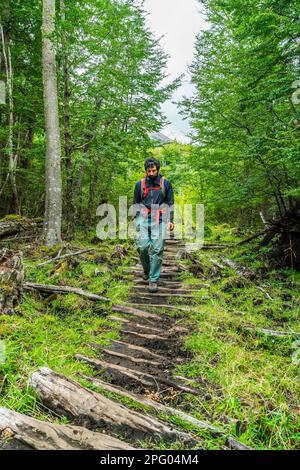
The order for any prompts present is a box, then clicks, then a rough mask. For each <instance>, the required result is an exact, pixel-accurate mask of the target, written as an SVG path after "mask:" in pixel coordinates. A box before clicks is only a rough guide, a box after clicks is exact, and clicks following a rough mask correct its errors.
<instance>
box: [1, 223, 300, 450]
mask: <svg viewBox="0 0 300 470" xmlns="http://www.w3.org/2000/svg"><path fill="white" fill-rule="evenodd" d="M239 239H241V238H240V237H238V236H237V235H234V231H233V230H232V229H231V228H230V227H229V226H227V225H222V226H217V227H214V228H212V230H211V234H210V236H209V237H207V238H206V239H205V243H229V244H232V243H234V242H236V241H239ZM254 244H255V243H254V242H253V245H251V243H250V244H247V245H245V246H243V245H241V246H239V247H238V246H237V247H231V248H223V249H221V248H220V249H200V250H198V251H197V252H195V253H193V256H192V257H189V256H186V255H185V252H184V250H183V246H182V242H181V241H180V240H178V241H176V240H174V241H169V242H166V250H165V257H164V267H163V271H162V273H163V274H162V277H161V283H160V288H159V291H158V293H157V294H151V295H149V294H148V292H147V282H146V281H143V280H142V278H141V268H140V267H139V261H138V258H137V253H136V250H135V247H134V244H133V242H132V243H131V242H128V241H126V242H123V241H122V242H120V241H117V240H116V241H107V242H101V241H99V240H97V239H95V238H94V237H93V236H92V235H91V236H85V237H83V236H81V237H80V236H78V237H77V239H76V240H74V241H72V243H70V244H69V245H68V248H69V249H70V250H71V251H73V252H75V251H76V250H77V249H84V248H93V251H90V252H87V253H83V254H81V255H80V256H75V257H69V258H65V259H58V260H56V261H55V262H51V263H48V264H44V265H43V266H41V267H38V265H39V264H40V263H41V262H43V261H46V260H48V259H50V258H51V256H55V254H57V252H58V249H59V247H54V248H53V249H51V250H49V249H46V248H45V247H43V246H40V245H37V244H32V243H29V242H28V241H27V242H24V243H21V242H20V243H18V242H17V238H16V241H13V242H12V241H10V242H7V243H6V246H9V247H11V248H14V249H21V250H22V251H23V255H24V265H25V275H26V279H25V280H26V282H27V283H30V282H31V283H40V284H51V285H56V286H72V287H76V288H80V289H83V290H84V291H88V292H91V293H94V294H98V295H100V296H104V297H105V298H107V299H110V302H102V301H100V300H90V299H88V298H86V297H85V296H84V295H77V294H75V293H65V294H64V293H51V294H49V293H46V292H43V291H41V290H38V289H30V290H26V291H25V293H24V299H23V302H22V303H21V304H20V306H19V307H18V310H17V312H16V313H15V314H14V315H2V316H0V340H3V341H2V343H3V344H5V360H2V361H0V406H1V407H3V408H5V409H9V410H14V411H16V412H17V413H20V414H22V416H23V415H25V416H27V417H33V418H35V419H37V420H42V421H43V422H46V423H52V424H54V425H65V424H75V425H79V426H80V427H81V426H84V427H85V428H89V429H91V430H92V431H93V435H94V434H99V433H98V432H97V431H99V430H100V431H101V430H104V429H105V431H106V432H107V433H108V435H109V436H112V438H116V439H117V440H118V441H116V442H119V441H122V442H124V443H127V444H128V445H131V446H133V447H134V448H145V449H187V448H197V449H199V448H201V449H230V448H236V447H241V448H243V445H245V446H249V447H251V448H254V449H297V448H298V449H299V442H300V431H299V430H300V426H299V424H300V423H299V421H300V420H299V411H300V406H299V397H300V393H299V392H300V385H299V384H300V381H299V370H300V329H299V313H300V299H299V286H300V273H297V272H295V271H292V270H280V271H279V270H276V269H274V268H272V267H271V266H270V265H269V264H268V261H267V259H266V257H265V253H264V250H261V251H259V252H255V251H254V250H253V246H254ZM3 245H5V242H4V243H3ZM228 260H233V261H234V262H235V263H236V264H235V265H232V263H231V264H230V263H229V264H228ZM240 266H246V267H247V268H248V270H247V271H243V270H242V271H240V270H239V267H240ZM45 367H46V368H47V369H45ZM39 368H43V369H39ZM32 377H35V378H34V380H33V379H32ZM29 378H31V379H30V380H29ZM47 380H50V383H51V384H52V387H53V390H52V391H51V393H53V396H52V395H51V394H49V391H48V392H46V391H45V389H46V385H47ZM68 380H70V382H68ZM43 381H44V382H43ZM43 384H44V385H43ZM45 384H46V385H45ZM60 387H61V388H60ZM63 387H64V388H63ZM68 387H69V390H71V389H72V390H73V388H74V394H73V395H72V400H74V401H73V402H72V407H71V408H70V406H69V405H68V404H67V401H66V402H64V403H59V398H58V397H61V396H62V395H63V393H64V389H66V388H68ZM72 387H73V388H72ZM49 389H50V387H49ZM87 391H90V393H91V392H93V395H90V397H91V396H92V398H93V400H96V401H95V403H96V404H97V406H96V405H93V407H92V408H91V407H89V408H87V409H83V408H82V406H83V405H80V403H82V396H84V394H85V393H87ZM47 393H48V395H47ZM55 393H57V395H56V396H54V395H55ZM70 393H71V392H70ZM72 393H73V392H72ZM50 395H51V396H50ZM79 396H80V397H81V402H80V399H79V398H78V397H79ZM101 397H106V398H108V399H109V400H111V401H109V402H107V403H108V405H107V406H110V405H109V404H111V406H112V407H113V406H114V404H115V403H117V404H121V405H122V407H121V408H118V411H116V414H121V415H122V416H121V415H120V419H119V420H118V423H117V424H116V422H112V421H113V420H112V419H111V417H106V418H103V417H102V418H101V416H100V415H95V409H98V408H97V407H98V406H100V405H99V403H100V401H101ZM89 399H90V398H89ZM66 400H67V399H66ZM76 400H77V401H76ZM101 403H102V402H101ZM126 410H127V411H128V410H129V411H130V413H131V414H130V413H129V415H125V414H126V412H127V411H126ZM93 413H94V414H93ZM123 413H124V416H123ZM83 418H84V419H83ZM143 420H146V421H147V424H146V421H145V422H143ZM152 420H153V421H152ZM162 423H164V424H162ZM141 429H143V430H144V431H143V432H141ZM0 431H1V411H0ZM13 434H14V432H12V433H11V434H8V436H6V435H4V434H3V433H2V438H5V439H4V440H3V439H2V441H1V442H2V444H0V447H1V445H2V447H4V448H5V446H6V445H7V442H8V441H7V437H8V438H9V439H12V438H13ZM89 438H90V437H89ZM92 438H94V437H93V436H92ZM68 442H69V441H68ZM72 442H73V441H72ZM24 443H25V444H24ZM22 445H25V447H26V446H27V447H29V448H32V447H34V446H36V448H39V445H40V444H39V443H38V442H33V441H29V440H28V441H26V436H25V437H23V441H22ZM50 445H51V443H50V444H49V446H50ZM53 445H54V444H53ZM55 445H58V444H57V443H56V444H55ZM114 445H117V444H116V443H115V442H114ZM53 448H55V447H53ZM111 448H112V447H111Z"/></svg>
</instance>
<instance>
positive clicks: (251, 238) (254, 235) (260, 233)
mask: <svg viewBox="0 0 300 470" xmlns="http://www.w3.org/2000/svg"><path fill="white" fill-rule="evenodd" d="M269 231H270V227H268V228H266V229H265V230H261V231H260V232H256V233H254V234H253V235H251V236H250V237H247V238H245V239H244V240H241V241H240V242H238V243H236V246H239V245H244V244H245V243H248V242H251V240H255V238H258V237H260V236H261V235H264V234H265V233H267V232H269Z"/></svg>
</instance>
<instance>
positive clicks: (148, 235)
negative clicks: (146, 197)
mask: <svg viewBox="0 0 300 470" xmlns="http://www.w3.org/2000/svg"><path fill="white" fill-rule="evenodd" d="M166 228H167V224H166V222H165V221H164V220H160V221H159V224H156V221H155V220H151V218H147V217H144V216H143V215H139V216H138V217H137V221H136V239H135V241H136V246H137V250H138V253H139V256H140V260H141V263H142V266H143V268H144V271H145V272H146V273H149V282H157V281H158V279H159V276H160V272H161V268H162V262H163V253H164V246H165V238H166ZM150 246H151V247H152V256H151V262H150V256H149V248H150Z"/></svg>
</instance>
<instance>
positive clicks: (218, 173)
mask: <svg viewBox="0 0 300 470" xmlns="http://www.w3.org/2000/svg"><path fill="white" fill-rule="evenodd" d="M198 9H199V14H202V15H204V17H205V18H206V20H207V22H208V25H209V27H208V28H207V29H206V30H203V31H199V33H198V35H197V38H196V41H195V47H194V59H193V62H192V63H191V64H190V65H189V67H188V70H187V71H186V72H187V74H188V76H189V77H190V80H191V83H192V84H193V86H194V92H193V95H192V96H190V97H183V98H182V99H181V100H180V101H178V102H177V103H176V104H177V107H178V113H179V114H180V115H181V116H182V117H183V118H184V119H187V120H188V121H189V123H190V127H191V132H190V135H189V136H187V137H189V139H190V142H189V143H182V142H180V141H178V140H175V139H173V140H170V139H169V140H168V139H167V142H166V143H165V142H163V141H161V140H159V139H157V138H155V137H154V136H158V135H160V134H159V133H160V132H161V131H162V129H163V128H164V127H165V126H166V124H167V118H166V116H165V115H164V113H163V112H162V105H163V104H164V103H165V102H167V101H169V100H172V97H173V94H174V92H175V91H176V90H177V89H178V87H179V86H180V85H181V83H182V80H183V77H184V74H182V75H179V76H178V77H177V78H176V79H174V80H170V79H168V73H167V63H168V55H167V54H166V52H165V51H164V49H163V47H162V45H161V41H160V38H157V37H156V36H155V35H154V33H153V32H152V31H151V30H150V28H149V27H148V26H147V12H146V9H145V5H144V2H143V1H142V0H86V1H85V2H79V1H76V0H56V1H55V0H30V1H29V0H22V1H21V0H15V1H14V2H13V1H11V0H0V450H1V449H28V448H29V449H51V450H53V449H118V450H121V449H127V450H129V449H161V450H166V449H205V450H210V449H218V450H223V449H241V450H243V449H257V450H261V449H277V450H279V449H280V450H281V449H299V437H300V436H299V429H300V428H299V424H300V422H299V411H300V408H299V396H300V390H299V364H300V353H299V351H300V341H299V340H300V329H299V314H300V302H299V286H300V275H299V270H300V158H299V155H300V28H299V24H300V4H299V1H297V0H285V1H283V0H263V1H262V0H260V1H258V0H251V1H249V0H201V1H200V0H199V2H198ZM166 29H167V25H166ZM147 157H155V158H157V159H158V160H159V161H160V164H161V169H160V171H161V173H162V174H163V175H164V176H165V177H166V178H168V179H169V180H170V181H171V182H172V185H173V188H174V194H175V232H174V234H171V238H170V239H169V240H166V244H165V256H164V263H163V271H162V274H161V284H160V289H159V292H158V293H157V294H156V295H152V296H151V295H149V294H148V293H147V292H146V287H145V285H146V282H144V281H143V279H142V274H143V272H142V269H141V266H140V265H139V258H138V254H137V252H136V247H135V244H134V241H133V239H132V238H126V237H121V236H118V234H117V237H115V238H111V239H109V238H107V239H100V238H99V237H98V236H97V230H96V227H97V223H98V222H99V219H100V217H99V215H100V213H99V212H98V211H97V208H99V206H100V205H102V204H111V205H113V206H114V207H115V208H116V212H117V213H118V214H120V212H119V204H120V197H125V198H127V202H128V206H130V205H131V204H132V202H133V190H134V185H135V183H136V182H137V181H138V180H140V179H141V178H142V177H143V175H144V173H145V171H144V161H145V159H146V158H147ZM188 204H191V205H193V206H196V205H197V204H199V205H203V207H204V244H203V246H202V247H201V248H199V249H197V250H194V251H192V252H191V251H190V250H187V249H186V247H185V245H184V240H182V238H181V236H180V232H177V231H176V230H177V227H178V226H179V219H178V221H177V219H176V215H177V214H176V210H177V209H178V214H179V213H180V212H181V211H182V210H183V209H184V207H185V206H186V205H188ZM101 215H103V214H102V213H101ZM126 216H127V214H126ZM190 222H191V225H192V227H194V228H195V221H194V220H192V221H190ZM130 223H131V220H130V217H129V219H128V224H130ZM114 417H115V418H114ZM116 417H117V418H116Z"/></svg>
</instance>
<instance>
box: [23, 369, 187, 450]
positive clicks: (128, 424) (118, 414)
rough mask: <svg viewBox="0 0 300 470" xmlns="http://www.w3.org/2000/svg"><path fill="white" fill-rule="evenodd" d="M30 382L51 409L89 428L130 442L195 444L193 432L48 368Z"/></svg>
mask: <svg viewBox="0 0 300 470" xmlns="http://www.w3.org/2000/svg"><path fill="white" fill-rule="evenodd" d="M29 383H30V385H31V387H32V388H33V390H34V391H35V392H36V393H37V395H38V396H39V397H40V398H41V400H42V401H43V402H44V403H45V405H46V406H47V407H48V408H50V409H51V410H53V411H55V412H56V413H58V414H59V415H63V416H67V417H68V418H69V419H72V420H75V421H76V423H80V424H84V425H85V427H87V428H92V429H105V430H106V431H107V432H111V433H113V434H116V435H119V434H121V435H123V436H124V437H125V439H128V440H129V441H135V440H137V439H146V438H154V439H158V440H161V439H164V440H166V441H176V440H178V439H180V440H182V441H184V442H186V443H189V444H192V445H194V444H195V442H196V441H195V439H194V437H192V436H191V435H190V434H187V433H183V432H181V431H178V430H176V429H175V428H172V427H170V426H167V425H165V424H164V423H162V422H160V421H158V420H156V419H155V418H152V417H150V416H144V415H142V414H141V413H138V412H136V411H134V410H130V409H128V408H126V407H125V406H123V405H120V404H119V403H118V402H116V401H114V400H111V399H109V398H107V397H105V396H103V395H101V394H100V393H96V392H94V391H91V390H88V389H86V388H84V387H83V386H82V385H80V384H79V383H77V382H75V381H73V380H71V379H69V378H67V377H65V376H64V375H61V374H58V373H56V372H54V371H52V370H51V369H48V368H46V367H42V368H40V369H39V370H38V371H37V372H34V373H33V374H32V376H31V378H30V382H29Z"/></svg>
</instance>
